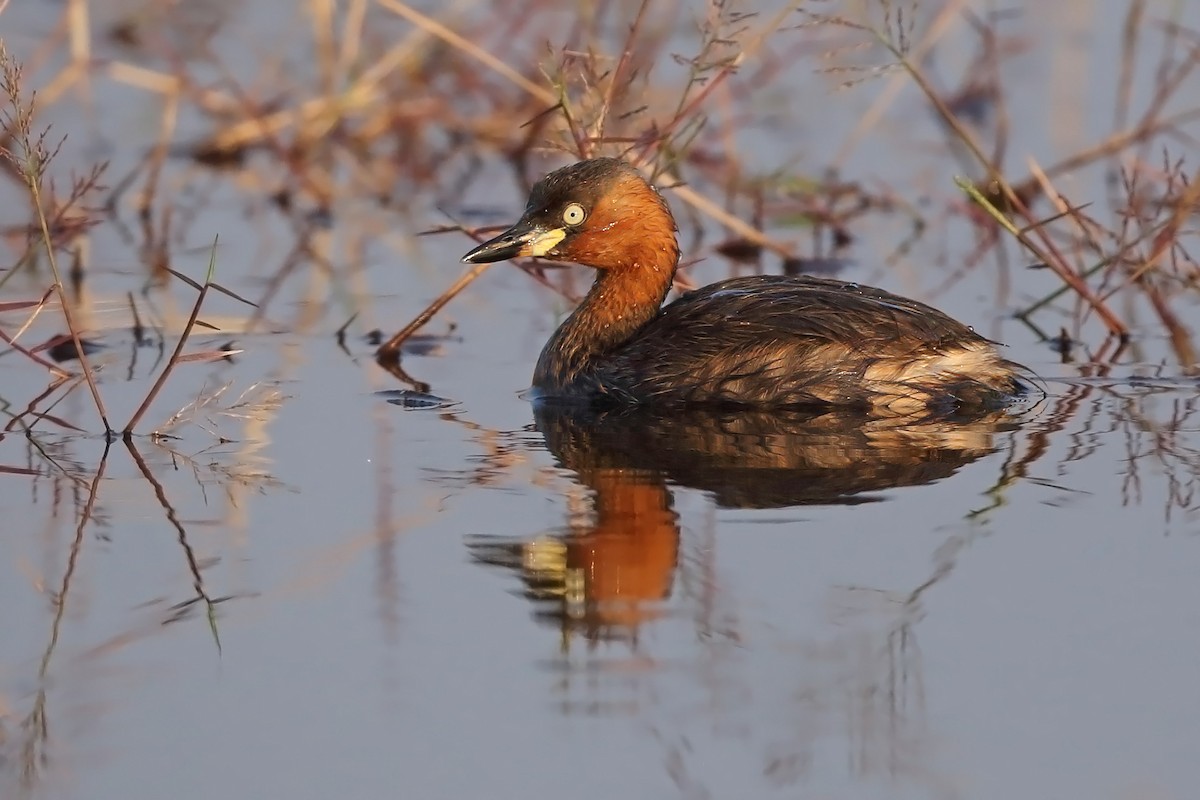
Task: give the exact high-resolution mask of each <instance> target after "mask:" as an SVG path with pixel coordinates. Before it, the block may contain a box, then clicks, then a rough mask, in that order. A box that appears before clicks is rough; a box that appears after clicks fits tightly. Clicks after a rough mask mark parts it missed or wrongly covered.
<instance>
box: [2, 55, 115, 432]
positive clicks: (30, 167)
mask: <svg viewBox="0 0 1200 800" xmlns="http://www.w3.org/2000/svg"><path fill="white" fill-rule="evenodd" d="M0 69H2V70H3V82H4V89H5V92H6V94H7V95H8V100H9V103H10V104H11V106H12V108H13V114H14V117H13V118H12V120H11V122H12V125H11V126H10V129H15V135H16V137H17V139H18V141H19V144H20V147H21V149H22V151H23V155H24V157H23V158H22V159H20V162H19V163H18V164H17V168H18V169H19V170H20V172H21V177H22V178H23V179H24V181H25V188H26V189H27V190H28V191H29V196H30V200H31V201H32V203H33V207H34V210H35V212H36V214H37V220H38V224H39V226H40V232H41V235H42V244H43V245H44V246H45V249H46V257H47V259H48V261H49V263H50V271H51V272H52V273H53V275H54V287H53V288H54V290H55V292H56V293H57V294H58V299H59V302H61V303H62V311H63V318H64V319H65V320H66V323H67V329H68V330H69V331H70V332H71V340H72V341H73V342H74V343H75V350H76V352H77V353H78V354H79V364H80V366H81V367H82V369H83V376H84V379H85V380H87V385H88V390H89V391H90V392H91V394H92V401H93V403H95V406H96V411H97V413H98V414H99V415H100V421H101V422H102V423H103V425H104V432H105V433H106V434H111V433H112V426H111V425H109V423H108V414H107V412H105V410H104V400H103V399H102V398H101V397H100V390H99V388H97V386H96V380H95V377H94V375H93V373H92V367H91V364H90V363H89V361H88V357H87V353H85V352H84V349H83V341H82V337H81V336H80V333H79V328H78V326H77V325H76V322H75V315H74V312H73V311H72V309H71V302H70V300H69V299H68V297H67V294H66V291H65V290H64V289H63V281H62V276H61V274H60V272H59V269H58V258H57V257H56V256H55V252H54V238H53V236H52V235H51V233H50V223H49V221H48V220H47V219H46V210H45V206H44V205H43V200H42V189H41V183H42V175H43V174H44V172H45V169H46V165H47V164H48V163H49V162H50V160H51V159H52V158H53V157H54V155H55V153H56V152H57V150H54V151H47V149H46V147H45V144H44V140H45V136H46V133H43V134H42V135H41V136H40V137H39V138H38V139H37V141H36V143H35V142H34V140H33V131H32V124H33V114H34V109H33V104H32V103H30V104H29V105H25V104H24V103H22V102H21V89H20V84H21V68H20V66H18V65H17V64H16V62H15V61H13V60H12V59H11V58H10V57H9V55H8V51H7V50H6V49H5V48H4V44H3V42H2V41H0Z"/></svg>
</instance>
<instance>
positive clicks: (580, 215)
mask: <svg viewBox="0 0 1200 800" xmlns="http://www.w3.org/2000/svg"><path fill="white" fill-rule="evenodd" d="M586 218H587V212H586V211H584V210H583V206H581V205H579V203H571V205H569V206H567V207H566V208H564V209H563V215H562V219H563V222H565V223H567V224H568V225H578V224H579V223H581V222H583V221H584V219H586Z"/></svg>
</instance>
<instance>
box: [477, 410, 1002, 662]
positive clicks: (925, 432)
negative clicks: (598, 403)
mask: <svg viewBox="0 0 1200 800" xmlns="http://www.w3.org/2000/svg"><path fill="white" fill-rule="evenodd" d="M535 416H536V421H537V427H538V430H539V431H540V432H541V433H542V435H543V437H544V439H545V442H546V446H547V448H548V449H549V450H550V452H551V453H553V454H554V456H555V457H556V458H557V459H558V461H559V463H560V464H561V465H562V466H563V467H565V468H566V469H569V470H571V471H573V472H574V473H575V474H576V475H577V476H578V481H579V483H580V484H581V485H583V486H584V487H586V488H587V489H588V490H589V491H590V493H591V498H590V502H591V509H590V513H587V514H580V515H575V517H576V518H572V519H571V520H570V521H569V522H568V524H567V525H566V526H565V528H563V529H559V530H556V531H554V532H550V533H541V534H539V535H536V536H534V537H530V538H521V539H503V538H497V537H478V538H476V539H474V540H472V541H471V543H470V547H471V550H472V553H473V555H474V557H475V558H476V559H478V560H479V561H481V562H484V563H487V564H495V565H500V566H504V567H508V568H511V569H514V570H516V571H518V572H519V573H520V575H521V577H522V580H523V581H524V584H525V587H526V594H527V596H528V597H529V598H530V599H531V600H533V601H534V602H535V603H536V606H537V610H536V614H537V616H538V618H539V619H541V620H543V621H545V622H548V623H550V624H553V625H555V626H556V627H559V628H560V630H561V631H562V634H563V641H564V645H566V644H568V643H569V642H570V639H571V638H572V636H575V635H582V636H583V637H584V638H586V639H587V640H588V641H590V642H597V641H602V640H609V639H624V640H635V639H636V637H637V634H638V630H639V627H640V626H641V625H642V624H643V623H645V622H647V621H649V620H652V619H654V618H656V617H658V616H660V615H661V614H662V613H663V601H664V600H665V599H666V598H667V596H668V594H669V593H670V590H671V585H672V581H673V579H674V573H675V566H676V562H677V560H678V552H679V534H680V530H679V520H678V515H677V514H676V512H675V511H674V509H673V507H672V497H671V491H670V488H669V486H670V485H671V484H674V485H678V486H686V487H692V488H696V489H701V490H703V491H705V492H707V493H709V494H710V495H711V496H712V497H713V498H714V500H715V501H716V503H717V504H718V505H720V506H723V507H727V508H781V507H786V506H797V505H812V504H853V503H863V502H871V501H873V500H877V499H879V496H878V494H877V493H878V492H880V491H883V490H886V489H890V488H893V487H898V486H912V485H918V484H927V483H932V482H934V481H937V480H940V479H942V478H945V477H947V476H949V475H951V474H953V473H954V472H955V471H956V470H957V469H958V468H959V467H961V466H963V465H964V464H968V463H970V462H971V461H974V460H975V459H978V458H980V457H981V456H984V455H986V454H987V453H990V452H992V450H993V449H994V445H993V439H994V435H995V434H996V433H998V432H1000V431H1004V430H1010V429H1012V428H1013V427H1015V425H1016V421H1015V419H1014V418H1013V417H1012V416H1011V415H1009V414H1007V413H1005V412H1002V411H997V412H994V413H991V414H987V415H984V416H978V417H974V418H970V419H960V418H947V417H931V416H926V417H922V418H913V417H895V416H889V417H871V416H865V415H863V414H861V413H857V414H849V413H846V412H827V413H813V412H807V413H806V412H779V411H774V412H753V411H739V412H725V413H720V412H694V411H689V412H687V413H680V414H673V415H657V414H651V413H648V412H644V411H629V410H622V411H593V410H581V409H579V408H573V407H561V406H553V405H543V406H540V407H537V408H536V409H535Z"/></svg>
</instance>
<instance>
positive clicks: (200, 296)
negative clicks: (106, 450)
mask: <svg viewBox="0 0 1200 800" xmlns="http://www.w3.org/2000/svg"><path fill="white" fill-rule="evenodd" d="M217 241H218V240H217V239H213V246H212V255H211V256H210V257H209V260H208V275H207V276H205V278H204V284H203V285H200V284H197V283H196V282H195V281H193V280H192V279H191V278H188V277H187V276H186V275H182V274H180V273H178V272H176V271H175V270H173V269H170V268H169V267H168V268H167V269H168V271H169V272H170V273H171V274H172V275H174V276H175V277H177V278H179V279H180V280H182V281H184V282H185V283H188V284H191V285H192V286H193V287H195V288H196V289H197V290H198V291H197V293H196V302H195V303H193V304H192V313H191V314H190V315H189V316H188V321H187V324H186V325H184V326H183V333H182V334H180V336H179V341H178V342H177V343H176V344H175V351H174V352H172V353H171V357H170V358H169V359H167V363H166V364H165V365H164V366H163V368H162V372H160V373H159V374H158V379H157V380H156V381H154V385H153V386H151V387H150V391H148V392H147V393H146V396H145V397H143V398H142V404H141V405H139V406H138V407H137V411H135V412H133V416H132V417H130V418H129V422H127V423H125V428H124V430H122V431H121V433H122V434H123V435H124V437H125V441H126V442H128V441H129V439H130V437H131V436H133V429H134V427H135V426H136V425H137V424H138V422H139V421H141V419H142V416H143V415H144V414H145V413H146V411H147V410H148V409H149V408H150V404H151V403H153V402H154V398H155V397H157V396H158V393H159V391H161V390H162V387H163V384H165V383H166V382H167V378H168V377H170V375H171V372H172V371H174V369H175V365H176V364H178V363H179V360H180V356H181V355H182V354H183V348H184V345H186V344H187V340H188V337H189V336H191V334H192V328H193V327H195V325H196V318H197V317H199V316H200V307H201V306H202V305H204V298H205V297H206V296H207V295H208V289H209V287H210V286H212V278H213V273H214V272H215V271H216V268H217Z"/></svg>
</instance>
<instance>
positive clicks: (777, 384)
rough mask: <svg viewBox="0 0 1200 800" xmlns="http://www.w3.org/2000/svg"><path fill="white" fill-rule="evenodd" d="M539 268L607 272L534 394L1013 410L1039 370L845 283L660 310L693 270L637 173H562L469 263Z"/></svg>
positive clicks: (964, 331)
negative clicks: (536, 264) (679, 278)
mask: <svg viewBox="0 0 1200 800" xmlns="http://www.w3.org/2000/svg"><path fill="white" fill-rule="evenodd" d="M518 255H520V256H541V257H547V258H553V259H555V260H559V261H572V262H575V263H579V264H584V265H586V266H589V267H592V268H594V269H596V271H597V274H596V280H595V283H594V284H593V285H592V288H591V290H590V291H589V292H588V294H587V297H585V298H584V300H583V302H581V303H580V305H579V307H578V308H577V309H575V311H574V313H572V314H571V316H570V317H568V318H567V320H566V321H565V322H563V324H562V325H561V326H560V327H559V329H558V330H557V331H555V333H554V335H553V336H551V337H550V341H549V342H548V343H547V344H546V347H545V349H544V350H543V351H542V355H541V357H540V358H539V359H538V363H537V367H536V369H535V371H534V376H533V386H534V389H535V390H537V392H538V393H539V395H540V396H541V397H542V398H545V399H555V400H571V401H587V402H589V403H593V404H619V405H626V404H638V405H656V406H679V405H705V406H733V407H738V406H741V407H756V408H768V407H775V408H784V407H786V408H798V407H807V406H821V405H833V406H861V407H869V408H874V409H876V410H881V409H887V410H891V411H896V412H905V413H906V412H910V411H916V410H919V409H923V408H943V407H945V408H971V407H988V408H990V407H999V406H1002V405H1004V404H1005V403H1007V402H1009V401H1010V400H1012V399H1013V398H1014V397H1015V396H1018V395H1021V394H1023V393H1024V392H1025V391H1026V390H1027V388H1028V387H1027V384H1026V382H1025V381H1024V380H1023V379H1022V375H1023V374H1028V371H1027V370H1025V369H1024V368H1023V367H1021V366H1020V365H1018V364H1014V363H1013V362H1011V361H1007V360H1006V359H1004V358H1003V357H1001V356H1000V354H999V352H998V351H997V348H996V345H995V343H993V342H991V341H989V340H988V339H985V338H984V337H982V336H980V335H979V334H977V333H975V332H974V331H973V330H971V329H970V328H968V327H967V326H966V325H963V324H962V323H960V322H957V321H956V320H954V319H952V318H950V317H948V316H946V315H945V314H943V313H942V312H940V311H938V310H937V309H935V308H932V307H930V306H927V305H925V304H924V303H918V302H917V301H915V300H909V299H907V298H904V297H899V296H897V295H894V294H891V293H889V292H885V291H883V290H882V289H875V288H872V287H869V286H860V285H858V284H855V283H849V282H846V281H838V280H828V279H824V278H811V277H783V276H768V275H762V276H755V277H748V278H733V279H730V280H724V281H719V282H717V283H714V284H710V285H708V286H705V287H703V288H701V289H697V290H696V291H693V292H689V293H687V294H685V295H683V296H682V297H680V298H679V299H678V300H676V301H675V302H673V303H671V304H669V305H667V306H666V307H662V308H660V306H662V302H663V300H664V299H665V298H666V296H667V293H668V291H670V288H671V282H672V279H673V277H674V275H675V268H676V266H677V265H678V263H679V245H678V243H677V241H676V237H675V221H674V218H673V217H672V216H671V212H670V209H669V208H668V207H667V204H666V202H665V201H664V200H663V198H662V197H661V196H660V195H659V194H658V192H656V191H655V190H654V188H653V187H652V186H650V184H648V183H647V182H646V181H645V180H644V179H643V178H642V176H641V175H640V174H639V173H638V172H637V170H635V169H634V168H633V167H631V166H630V165H628V164H626V163H625V162H623V161H619V160H617V159H610V158H598V159H593V160H590V161H582V162H580V163H578V164H574V165H572V166H569V167H564V168H563V169H560V170H557V171H555V172H552V173H550V174H549V175H547V176H546V177H545V178H543V179H542V180H541V181H540V182H539V183H538V184H537V185H536V186H535V187H534V188H533V191H532V192H531V194H530V197H529V202H528V205H527V206H526V209H525V213H524V215H522V217H521V219H520V221H518V222H517V223H516V224H515V225H514V226H513V227H512V228H510V229H509V230H508V231H506V232H505V233H503V234H501V235H500V236H498V237H496V238H495V239H492V240H491V241H489V242H486V243H484V244H482V245H480V246H479V247H477V248H475V249H474V250H472V251H471V252H470V253H468V254H467V255H466V256H464V258H463V260H464V261H467V262H472V263H478V262H485V261H500V260H503V259H506V258H512V257H514V256H518Z"/></svg>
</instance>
